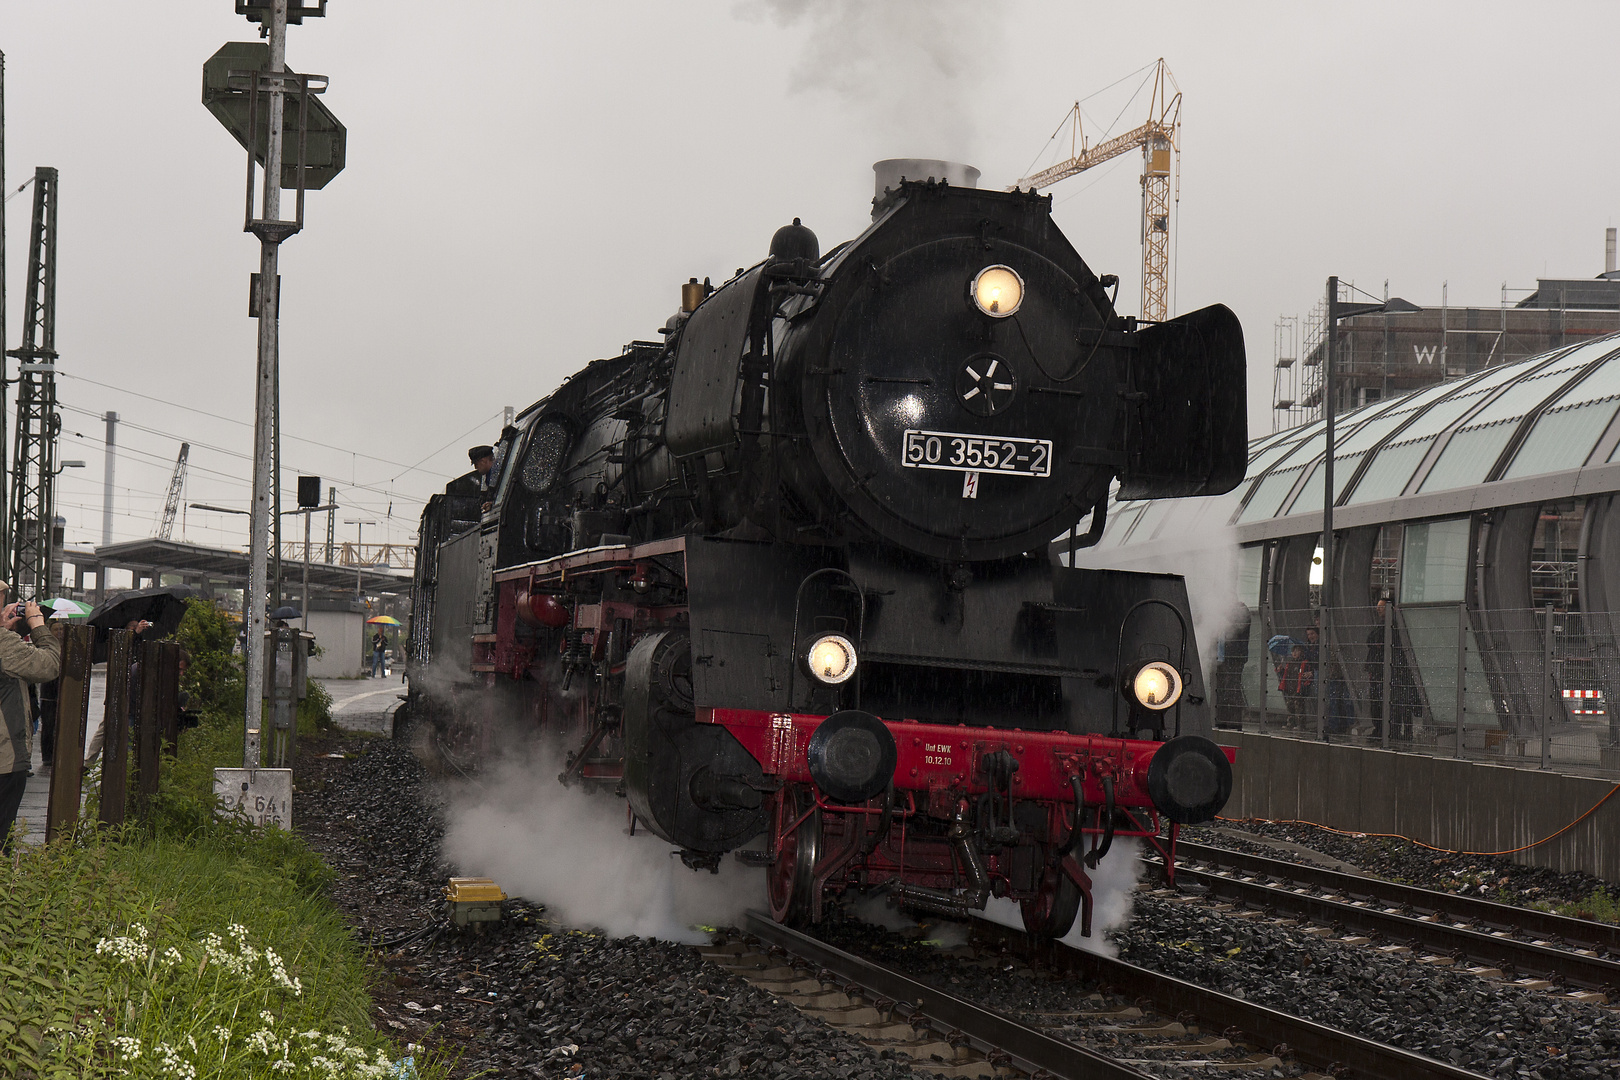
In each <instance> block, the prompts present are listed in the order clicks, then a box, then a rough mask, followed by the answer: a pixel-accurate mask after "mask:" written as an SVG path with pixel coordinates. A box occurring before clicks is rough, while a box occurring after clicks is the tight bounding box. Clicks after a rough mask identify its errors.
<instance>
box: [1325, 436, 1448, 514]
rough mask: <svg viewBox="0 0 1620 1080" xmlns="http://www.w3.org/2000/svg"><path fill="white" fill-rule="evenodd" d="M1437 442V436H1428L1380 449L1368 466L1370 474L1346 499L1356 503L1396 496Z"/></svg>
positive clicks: (1350, 502) (1349, 502)
mask: <svg viewBox="0 0 1620 1080" xmlns="http://www.w3.org/2000/svg"><path fill="white" fill-rule="evenodd" d="M1433 442H1434V436H1433V435H1425V436H1423V437H1422V438H1419V439H1407V440H1404V441H1402V442H1398V443H1393V444H1391V445H1389V446H1386V447H1384V448H1383V449H1382V450H1380V451H1378V456H1377V457H1375V458H1373V460H1372V464H1371V465H1369V466H1367V472H1366V474H1365V475H1363V476H1362V478H1361V482H1360V483H1358V484H1357V485H1356V488H1355V490H1354V491H1352V492H1351V493H1350V498H1348V499H1346V500H1345V502H1346V503H1347V504H1349V505H1352V506H1353V505H1355V504H1356V503H1364V502H1377V501H1379V500H1380V499H1393V498H1395V496H1397V495H1399V494H1400V493H1401V492H1403V491H1405V490H1406V485H1407V483H1408V482H1409V481H1410V480H1411V479H1412V474H1413V473H1414V472H1416V471H1417V467H1418V464H1419V463H1420V462H1422V460H1423V455H1424V454H1427V453H1428V452H1429V446H1430V444H1432V443H1433Z"/></svg>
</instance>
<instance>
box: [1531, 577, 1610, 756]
mask: <svg viewBox="0 0 1620 1080" xmlns="http://www.w3.org/2000/svg"><path fill="white" fill-rule="evenodd" d="M1542 610H1543V612H1544V613H1545V615H1546V618H1547V625H1546V627H1545V628H1544V629H1543V631H1542V643H1541V767H1542V768H1543V769H1550V768H1552V703H1553V696H1554V695H1555V694H1556V693H1557V692H1558V691H1557V683H1556V681H1555V680H1554V679H1553V669H1552V666H1553V606H1552V605H1551V604H1548V605H1547V606H1546V607H1545V608H1544V609H1542ZM1608 708H1611V709H1612V708H1614V705H1612V704H1610V705H1608Z"/></svg>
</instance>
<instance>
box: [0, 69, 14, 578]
mask: <svg viewBox="0 0 1620 1080" xmlns="http://www.w3.org/2000/svg"><path fill="white" fill-rule="evenodd" d="M3 189H5V53H3V52H0V191H3ZM3 198H5V196H3V194H0V476H5V473H6V463H5V444H6V439H5V377H3V376H5V347H6V342H10V340H11V337H10V330H8V329H6V321H5V313H6V298H5V282H6V274H5V202H3ZM0 502H3V499H0ZM10 536H11V526H10V525H6V520H5V510H3V508H0V567H10V565H11V547H10Z"/></svg>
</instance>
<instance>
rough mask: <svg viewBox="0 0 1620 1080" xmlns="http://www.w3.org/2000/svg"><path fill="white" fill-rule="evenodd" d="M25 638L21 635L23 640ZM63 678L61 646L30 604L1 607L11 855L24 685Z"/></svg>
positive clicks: (0, 746)
mask: <svg viewBox="0 0 1620 1080" xmlns="http://www.w3.org/2000/svg"><path fill="white" fill-rule="evenodd" d="M25 635H26V636H25ZM61 673H62V646H61V645H60V644H58V643H57V640H56V636H55V635H54V634H52V633H51V631H50V628H49V627H47V626H46V625H45V613H44V612H42V611H40V609H39V605H38V604H36V603H33V602H32V601H24V602H20V603H15V604H7V605H6V606H5V607H4V608H0V721H3V722H4V725H5V731H4V734H3V735H0V851H3V852H5V853H6V854H10V852H11V827H12V825H14V824H15V823H16V821H17V807H18V806H20V805H22V797H23V792H24V790H26V788H27V787H28V766H29V758H30V756H31V749H30V746H29V741H28V736H29V711H28V692H27V691H26V690H25V689H24V688H23V684H24V683H43V682H50V681H51V680H52V679H54V678H56V677H57V676H58V675H60V674H61Z"/></svg>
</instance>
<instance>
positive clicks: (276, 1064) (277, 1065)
mask: <svg viewBox="0 0 1620 1080" xmlns="http://www.w3.org/2000/svg"><path fill="white" fill-rule="evenodd" d="M270 1067H271V1068H272V1069H274V1070H275V1071H276V1072H285V1071H286V1070H288V1069H291V1068H293V1067H294V1066H293V1063H292V1062H290V1061H288V1060H287V1059H286V1058H282V1059H281V1060H280V1061H273V1062H271V1063H270Z"/></svg>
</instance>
